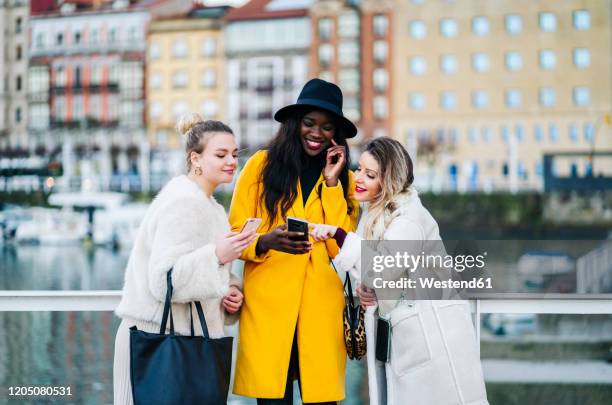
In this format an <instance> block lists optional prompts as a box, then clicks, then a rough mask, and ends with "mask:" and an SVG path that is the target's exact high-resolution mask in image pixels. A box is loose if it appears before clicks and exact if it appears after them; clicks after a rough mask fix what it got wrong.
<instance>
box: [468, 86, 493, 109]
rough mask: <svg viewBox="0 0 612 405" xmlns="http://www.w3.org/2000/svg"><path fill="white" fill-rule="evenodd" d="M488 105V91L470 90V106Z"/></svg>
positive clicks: (483, 106) (480, 106)
mask: <svg viewBox="0 0 612 405" xmlns="http://www.w3.org/2000/svg"><path fill="white" fill-rule="evenodd" d="M487 105H489V93H487V92H486V91H484V90H474V91H472V106H473V107H474V108H485V107H486V106H487Z"/></svg>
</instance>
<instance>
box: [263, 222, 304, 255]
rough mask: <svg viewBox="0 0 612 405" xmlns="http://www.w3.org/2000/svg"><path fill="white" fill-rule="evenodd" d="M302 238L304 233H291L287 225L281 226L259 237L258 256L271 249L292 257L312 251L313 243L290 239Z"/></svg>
mask: <svg viewBox="0 0 612 405" xmlns="http://www.w3.org/2000/svg"><path fill="white" fill-rule="evenodd" d="M300 236H303V235H302V232H290V231H288V230H287V224H283V225H280V226H278V227H276V228H274V229H273V230H272V231H270V232H269V233H266V234H264V235H261V236H260V237H259V240H258V241H257V254H262V253H265V252H267V251H268V250H270V249H272V250H278V251H279V252H284V253H290V254H292V255H300V254H304V253H308V252H309V251H311V250H312V243H311V242H309V241H299V240H291V239H289V238H290V237H294V238H295V237H300Z"/></svg>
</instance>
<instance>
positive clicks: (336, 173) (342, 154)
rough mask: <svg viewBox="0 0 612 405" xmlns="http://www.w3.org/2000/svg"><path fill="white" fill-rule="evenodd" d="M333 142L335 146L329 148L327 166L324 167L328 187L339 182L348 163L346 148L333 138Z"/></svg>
mask: <svg viewBox="0 0 612 405" xmlns="http://www.w3.org/2000/svg"><path fill="white" fill-rule="evenodd" d="M331 142H332V144H333V146H332V147H331V148H329V149H327V157H326V161H325V168H324V169H323V177H324V178H325V183H326V184H327V186H328V187H334V186H336V184H338V178H339V177H340V173H341V172H342V169H343V168H344V165H346V148H345V147H344V146H342V145H338V144H337V143H336V142H335V141H334V140H333V139H332V140H331ZM334 161H335V162H336V163H334Z"/></svg>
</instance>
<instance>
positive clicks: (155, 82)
mask: <svg viewBox="0 0 612 405" xmlns="http://www.w3.org/2000/svg"><path fill="white" fill-rule="evenodd" d="M161 84H162V75H161V74H160V73H151V76H150V78H149V87H151V88H152V89H159V88H160V87H161Z"/></svg>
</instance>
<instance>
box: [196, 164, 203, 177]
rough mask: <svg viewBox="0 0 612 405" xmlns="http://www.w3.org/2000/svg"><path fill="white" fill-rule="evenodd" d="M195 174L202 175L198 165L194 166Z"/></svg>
mask: <svg viewBox="0 0 612 405" xmlns="http://www.w3.org/2000/svg"><path fill="white" fill-rule="evenodd" d="M195 175H196V176H201V175H202V168H201V167H200V166H196V168H195Z"/></svg>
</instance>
